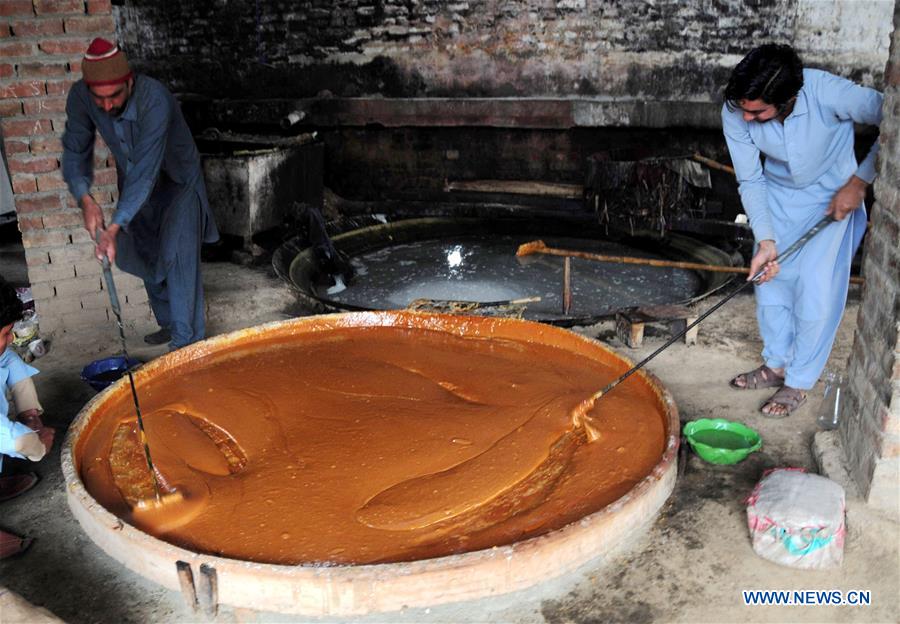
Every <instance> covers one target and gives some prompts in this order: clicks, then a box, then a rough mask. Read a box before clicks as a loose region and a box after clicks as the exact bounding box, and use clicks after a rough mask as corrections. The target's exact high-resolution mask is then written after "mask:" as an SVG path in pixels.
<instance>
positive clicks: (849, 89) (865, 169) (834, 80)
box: [817, 72, 884, 184]
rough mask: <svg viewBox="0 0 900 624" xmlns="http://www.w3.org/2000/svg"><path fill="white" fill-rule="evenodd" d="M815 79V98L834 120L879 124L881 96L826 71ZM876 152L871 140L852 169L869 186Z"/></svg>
mask: <svg viewBox="0 0 900 624" xmlns="http://www.w3.org/2000/svg"><path fill="white" fill-rule="evenodd" d="M817 77H818V81H817V83H818V84H817V96H818V98H819V100H820V101H821V103H822V105H823V106H824V107H827V108H828V109H829V110H831V111H832V112H833V113H834V115H835V116H836V117H837V118H838V119H841V120H844V121H846V120H852V121H853V122H855V123H858V124H863V125H871V126H878V125H880V124H881V117H882V112H881V105H882V102H883V101H884V95H882V94H881V93H880V92H878V91H876V90H875V89H870V88H868V87H863V86H860V85H858V84H856V83H855V82H851V81H850V80H847V79H845V78H841V77H840V76H835V75H834V74H829V73H827V72H819V73H818V76H817ZM878 149H879V147H878V141H875V144H874V145H872V149H870V150H869V153H868V154H867V155H866V157H865V158H864V159H863V161H862V163H860V165H859V167H858V168H857V170H856V176H857V177H859V178H860V179H862V180H865V181H866V182H868V183H869V184H871V183H872V181H873V180H875V158H876V157H877V156H878Z"/></svg>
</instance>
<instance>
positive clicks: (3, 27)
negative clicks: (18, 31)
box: [0, 22, 10, 37]
mask: <svg viewBox="0 0 900 624" xmlns="http://www.w3.org/2000/svg"><path fill="white" fill-rule="evenodd" d="M9 35H10V32H9V24H7V23H6V22H0V37H9Z"/></svg>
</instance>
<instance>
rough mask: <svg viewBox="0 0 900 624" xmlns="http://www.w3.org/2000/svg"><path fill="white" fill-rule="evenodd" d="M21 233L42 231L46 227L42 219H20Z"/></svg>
mask: <svg viewBox="0 0 900 624" xmlns="http://www.w3.org/2000/svg"><path fill="white" fill-rule="evenodd" d="M18 221H19V231H21V232H25V231H28V230H40V229H43V227H44V222H43V221H41V218H40V217H19V218H18Z"/></svg>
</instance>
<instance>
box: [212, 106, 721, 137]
mask: <svg viewBox="0 0 900 624" xmlns="http://www.w3.org/2000/svg"><path fill="white" fill-rule="evenodd" d="M208 106H209V114H210V115H211V116H212V117H213V118H214V119H216V120H218V121H220V122H225V123H229V124H236V125H240V124H244V123H248V121H251V122H252V123H254V124H266V125H279V124H280V123H281V120H283V119H285V118H286V117H287V116H288V115H289V114H290V113H291V112H293V111H298V110H299V111H303V112H304V113H306V115H305V117H304V118H303V120H302V121H301V122H299V123H298V124H297V128H304V127H309V126H318V127H322V126H326V127H327V126H367V125H379V126H384V127H388V128H396V127H404V126H406V127H410V126H412V127H416V126H422V127H456V126H468V127H491V128H532V129H551V130H565V129H569V128H604V127H610V128H613V127H640V128H673V127H687V128H711V129H716V128H721V126H722V123H721V119H720V110H721V106H722V105H721V103H718V102H710V101H687V100H660V101H648V100H644V99H600V98H396V99H391V98H328V99H315V98H307V99H297V100H289V99H270V100H215V101H212V102H210V103H209V105H208Z"/></svg>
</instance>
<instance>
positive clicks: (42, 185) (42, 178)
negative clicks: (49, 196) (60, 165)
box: [35, 170, 67, 192]
mask: <svg viewBox="0 0 900 624" xmlns="http://www.w3.org/2000/svg"><path fill="white" fill-rule="evenodd" d="M35 179H36V180H37V186H38V190H39V191H41V192H44V191H62V190H64V189H66V188H67V187H66V181H65V180H63V176H62V172H61V171H59V170H57V171H51V172H49V173H39V174H37V175H36V176H35Z"/></svg>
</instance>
